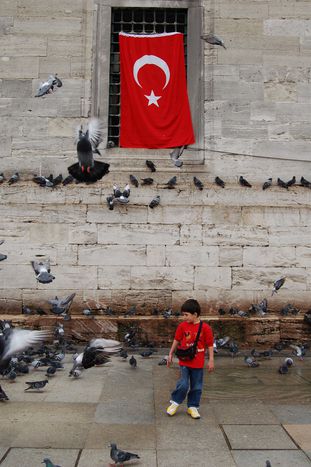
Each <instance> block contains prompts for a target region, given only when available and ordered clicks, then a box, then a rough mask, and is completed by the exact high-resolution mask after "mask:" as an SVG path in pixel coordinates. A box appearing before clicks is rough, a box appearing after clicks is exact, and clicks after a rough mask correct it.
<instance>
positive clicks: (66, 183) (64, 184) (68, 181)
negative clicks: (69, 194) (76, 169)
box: [63, 175, 74, 186]
mask: <svg viewBox="0 0 311 467" xmlns="http://www.w3.org/2000/svg"><path fill="white" fill-rule="evenodd" d="M73 181H74V178H73V176H72V175H68V176H67V177H66V178H64V180H63V186H66V185H69V184H70V183H72V182H73Z"/></svg>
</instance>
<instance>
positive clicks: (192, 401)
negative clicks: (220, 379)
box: [166, 299, 214, 419]
mask: <svg viewBox="0 0 311 467" xmlns="http://www.w3.org/2000/svg"><path fill="white" fill-rule="evenodd" d="M181 312H182V313H183V316H184V318H185V321H183V322H182V323H180V324H179V325H178V327H177V329H176V333H175V338H174V341H173V344H172V347H171V350H170V353H169V356H168V361H167V366H170V364H171V363H172V361H173V355H174V352H175V350H176V349H177V347H180V348H182V349H186V348H187V347H189V346H190V345H191V344H193V343H194V341H195V338H196V336H197V333H198V329H199V324H200V314H201V308H200V305H199V303H198V302H197V301H196V300H194V299H189V300H187V301H186V302H185V303H184V304H183V305H182V307H181ZM213 343H214V339H213V332H212V329H211V328H210V326H209V325H208V324H207V323H203V325H202V328H201V333H200V337H199V341H198V345H197V353H196V355H195V357H194V359H193V360H188V361H184V360H179V366H180V379H179V380H178V381H177V384H176V389H175V390H174V391H173V392H172V395H171V401H170V402H171V405H170V406H169V407H168V408H167V409H166V413H167V414H168V415H170V416H172V415H175V413H176V411H177V409H178V407H179V405H180V404H181V403H182V402H183V400H184V399H185V398H186V396H187V393H188V397H187V405H188V409H187V413H188V414H189V415H190V416H191V417H192V418H196V419H197V418H200V414H199V411H198V408H199V406H200V399H201V394H202V387H203V367H204V355H205V350H206V348H208V365H207V368H208V371H209V372H211V371H213V370H214V347H213ZM189 383H190V391H189V392H188V390H189Z"/></svg>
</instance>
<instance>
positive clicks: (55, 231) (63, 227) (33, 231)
mask: <svg viewBox="0 0 311 467" xmlns="http://www.w3.org/2000/svg"><path fill="white" fill-rule="evenodd" d="M74 228H75V226H74V225H71V224H28V229H29V238H30V241H31V242H33V244H35V245H36V244H39V245H48V244H58V243H60V244H66V243H68V241H69V233H70V231H71V230H73V229H74Z"/></svg>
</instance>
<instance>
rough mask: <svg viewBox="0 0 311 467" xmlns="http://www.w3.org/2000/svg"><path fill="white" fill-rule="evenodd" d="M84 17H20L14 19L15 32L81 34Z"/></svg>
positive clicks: (54, 34) (56, 34)
mask: <svg viewBox="0 0 311 467" xmlns="http://www.w3.org/2000/svg"><path fill="white" fill-rule="evenodd" d="M81 25H82V18H75V17H68V18H54V17H47V18H44V17H37V18H36V17H33V16H32V15H31V16H29V17H19V18H16V19H15V21H14V27H13V29H12V32H13V33H14V34H31V35H37V34H41V35H43V36H46V35H47V34H50V35H52V36H56V37H57V36H59V35H63V36H74V35H79V34H81Z"/></svg>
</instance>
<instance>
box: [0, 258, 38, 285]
mask: <svg viewBox="0 0 311 467" xmlns="http://www.w3.org/2000/svg"><path fill="white" fill-rule="evenodd" d="M0 282H1V287H2V288H3V289H25V288H32V289H35V288H37V285H36V284H37V281H36V277H35V274H34V272H33V269H32V267H31V264H30V263H29V266H26V265H25V266H23V265H19V266H18V268H17V267H16V265H11V264H6V265H5V268H1V270H0Z"/></svg>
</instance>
